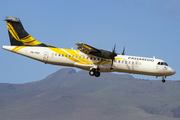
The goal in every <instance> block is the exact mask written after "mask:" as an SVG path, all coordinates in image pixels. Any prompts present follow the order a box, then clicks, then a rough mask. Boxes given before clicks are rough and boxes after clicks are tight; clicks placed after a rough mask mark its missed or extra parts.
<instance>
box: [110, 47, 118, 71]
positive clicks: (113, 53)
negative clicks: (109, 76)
mask: <svg viewBox="0 0 180 120" xmlns="http://www.w3.org/2000/svg"><path fill="white" fill-rule="evenodd" d="M115 50H116V44H115V45H114V49H113V52H112V57H111V60H112V63H111V68H110V69H113V68H112V66H113V62H114V60H115V56H117V54H116V53H115Z"/></svg>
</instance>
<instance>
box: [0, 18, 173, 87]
mask: <svg viewBox="0 0 180 120" xmlns="http://www.w3.org/2000/svg"><path fill="white" fill-rule="evenodd" d="M5 21H7V28H8V32H9V38H10V42H11V46H3V49H5V50H8V51H11V52H14V53H17V54H20V55H23V56H26V57H29V58H32V59H35V60H38V61H41V62H44V63H48V64H53V65H61V66H71V67H77V68H80V69H83V70H88V71H89V75H91V76H95V77H99V76H100V72H125V73H133V74H142V75H151V76H156V77H158V76H160V77H162V82H163V83H164V82H165V78H166V76H170V75H173V74H175V71H174V70H173V69H172V68H171V67H169V66H168V64H167V63H166V62H165V61H163V60H160V59H156V58H155V57H154V58H145V57H137V56H127V55H124V50H123V52H122V55H120V54H117V53H116V52H115V46H114V49H113V51H112V52H110V51H106V50H101V49H97V48H94V47H91V46H89V45H87V44H84V43H76V45H77V46H78V50H73V49H63V48H56V47H53V46H50V45H47V44H44V43H41V42H39V41H37V40H35V39H34V38H33V37H32V36H31V35H30V34H28V33H27V32H26V31H25V30H24V28H23V26H22V24H21V21H20V20H19V19H18V18H16V17H6V19H5Z"/></svg>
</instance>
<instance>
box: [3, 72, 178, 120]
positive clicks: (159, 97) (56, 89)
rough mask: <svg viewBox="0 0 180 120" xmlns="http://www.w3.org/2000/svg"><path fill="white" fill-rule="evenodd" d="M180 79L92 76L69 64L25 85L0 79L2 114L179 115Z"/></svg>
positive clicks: (18, 117)
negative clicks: (0, 81) (3, 81)
mask: <svg viewBox="0 0 180 120" xmlns="http://www.w3.org/2000/svg"><path fill="white" fill-rule="evenodd" d="M179 90H180V82H179V81H167V82H166V83H165V84H163V83H161V81H155V80H138V79H135V78H134V77H132V76H131V75H129V74H113V73H106V74H101V76H100V77H99V78H96V77H92V76H89V74H88V71H78V72H76V71H75V70H74V69H72V68H64V69H60V70H58V71H56V72H55V73H52V74H51V75H48V76H47V77H45V78H44V79H42V80H40V81H36V82H30V83H25V84H9V83H1V84H0V107H1V109H0V119H6V120H10V119H14V120H24V119H26V120H32V119H38V120H48V119H53V120H56V119H57V120H59V119H61V120H70V119H73V120H76V119H77V120H81V119H87V120H92V119H104V120H109V119H114V120H116V119H122V120H127V119H133V120H136V119H137V120H144V119H147V120H151V119H152V118H153V119H155V120H162V119H167V120H172V119H173V120H176V119H179V118H180V112H179V111H180V105H179V100H180V93H179V92H178V91H179Z"/></svg>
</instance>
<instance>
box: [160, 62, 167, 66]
mask: <svg viewBox="0 0 180 120" xmlns="http://www.w3.org/2000/svg"><path fill="white" fill-rule="evenodd" d="M157 64H158V65H165V66H168V64H167V63H166V62H158V63H157Z"/></svg>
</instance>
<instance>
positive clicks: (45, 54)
mask: <svg viewBox="0 0 180 120" xmlns="http://www.w3.org/2000/svg"><path fill="white" fill-rule="evenodd" d="M48 57H49V54H48V52H44V55H43V60H44V62H46V61H48Z"/></svg>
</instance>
